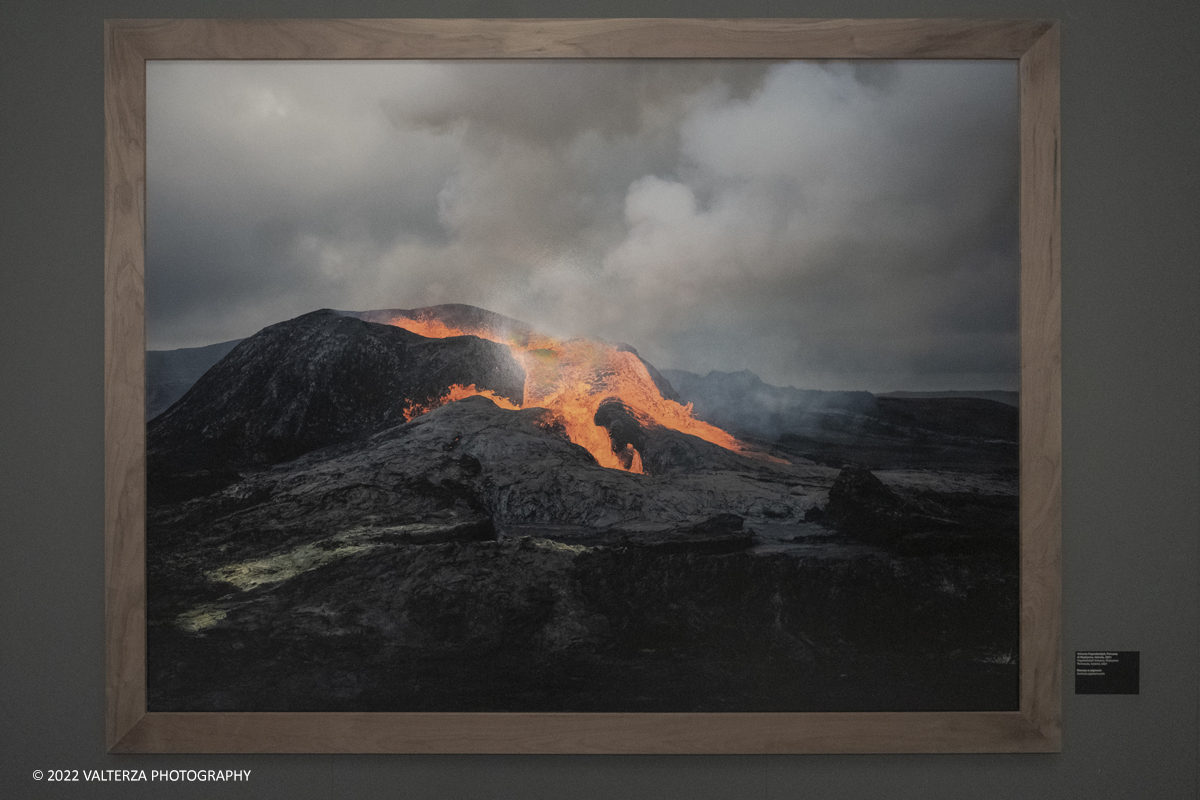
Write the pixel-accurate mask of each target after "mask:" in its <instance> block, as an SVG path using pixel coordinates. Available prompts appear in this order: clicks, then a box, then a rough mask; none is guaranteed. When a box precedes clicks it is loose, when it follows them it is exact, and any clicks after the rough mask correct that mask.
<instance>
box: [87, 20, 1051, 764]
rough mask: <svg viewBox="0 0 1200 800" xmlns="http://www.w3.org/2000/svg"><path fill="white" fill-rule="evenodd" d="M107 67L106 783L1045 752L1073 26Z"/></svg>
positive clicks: (291, 51) (472, 41) (748, 32)
mask: <svg viewBox="0 0 1200 800" xmlns="http://www.w3.org/2000/svg"><path fill="white" fill-rule="evenodd" d="M105 36H106V50H105V52H106V76H105V77H106V80H105V109H106V126H107V128H106V150H105V156H106V179H105V180H106V242H105V292H106V294H105V307H106V341H105V352H106V367H105V368H106V373H105V375H106V382H105V393H106V397H105V402H106V406H105V411H106V413H105V425H106V430H105V436H106V440H105V441H106V451H105V458H106V463H105V470H106V519H105V525H106V528H105V536H106V592H107V596H106V602H107V607H106V620H107V648H108V649H107V693H108V717H107V725H108V730H107V739H108V744H109V747H110V749H111V750H112V751H114V752H255V751H263V752H423V753H434V752H445V753H450V752H457V753H468V752H470V753H798V752H985V751H1003V752H1017V751H1030V752H1045V751H1057V750H1058V749H1059V747H1060V711H1059V709H1060V700H1059V692H1060V652H1059V651H1060V594H1061V588H1060V571H1061V570H1060V544H1059V539H1060V524H1061V523H1060V452H1061V443H1060V438H1061V435H1060V428H1061V416H1060V401H1059V397H1060V378H1059V337H1060V335H1059V313H1060V312H1059V209H1058V203H1059V200H1058V197H1059V194H1058V147H1059V144H1058V139H1059V136H1058V92H1059V87H1058V28H1057V26H1056V25H1055V24H1054V23H1052V22H1046V21H993V20H783V19H778V20H688V19H671V20H663V19H634V20H237V21H233V20H220V21H217V20H119V21H109V22H108V23H107V24H106V28H105Z"/></svg>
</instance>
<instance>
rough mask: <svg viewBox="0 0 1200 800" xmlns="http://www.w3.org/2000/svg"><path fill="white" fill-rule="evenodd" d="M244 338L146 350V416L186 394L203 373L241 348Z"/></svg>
mask: <svg viewBox="0 0 1200 800" xmlns="http://www.w3.org/2000/svg"><path fill="white" fill-rule="evenodd" d="M241 341H242V340H241V339H231V340H229V341H228V342H218V343H217V344H210V345H205V346H204V347H181V348H179V349H177V350H147V351H146V419H147V420H151V419H154V418H155V417H157V416H158V415H159V414H161V413H162V412H164V411H166V410H167V409H168V408H170V407H171V406H172V405H174V404H175V401H176V400H178V399H179V398H181V397H183V396H184V394H186V393H187V390H188V389H190V388H192V384H194V383H195V382H196V381H198V380H200V376H201V375H203V374H204V373H206V372H208V370H209V369H210V368H211V367H212V365H213V364H216V363H217V362H218V361H220V360H221V359H222V358H224V357H225V356H226V355H228V354H229V351H230V350H232V349H233V348H234V347H237V345H238V343H239V342H241Z"/></svg>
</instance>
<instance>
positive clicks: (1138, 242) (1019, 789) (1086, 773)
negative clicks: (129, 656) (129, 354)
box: [0, 0, 1200, 800]
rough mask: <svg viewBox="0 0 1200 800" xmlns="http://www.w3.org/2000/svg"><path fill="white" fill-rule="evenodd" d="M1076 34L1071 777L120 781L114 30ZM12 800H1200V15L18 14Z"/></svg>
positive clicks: (1002, 8) (7, 446) (9, 152)
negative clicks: (114, 488)
mask: <svg viewBox="0 0 1200 800" xmlns="http://www.w3.org/2000/svg"><path fill="white" fill-rule="evenodd" d="M889 15H890V16H896V15H904V16H927V17H933V16H979V15H986V16H992V17H1033V16H1037V17H1054V18H1058V19H1061V20H1062V23H1063V31H1062V42H1063V70H1062V75H1063V83H1062V93H1063V105H1062V112H1063V115H1062V121H1063V147H1062V153H1063V173H1062V174H1063V278H1062V294H1063V317H1064V322H1063V394H1064V399H1063V412H1064V432H1063V434H1064V442H1063V445H1064V469H1063V486H1064V489H1063V491H1064V531H1063V540H1064V556H1065V568H1064V584H1065V603H1064V609H1063V612H1064V616H1063V621H1064V638H1063V650H1064V663H1066V664H1068V665H1070V663H1071V662H1070V654H1071V653H1072V652H1073V651H1074V650H1076V649H1128V650H1140V651H1141V652H1142V693H1141V694H1140V695H1139V696H1079V697H1076V696H1075V695H1073V694H1071V693H1070V692H1071V685H1072V684H1071V680H1070V677H1069V674H1070V672H1069V667H1068V671H1067V676H1068V677H1067V679H1066V680H1065V681H1064V683H1065V686H1066V693H1065V694H1064V697H1063V706H1064V708H1063V710H1064V715H1065V743H1064V748H1063V752H1062V753H1061V754H1060V755H1045V756H1004V755H999V756H956V757H945V756H916V757H911V756H908V757H897V756H878V757H877V756H853V757H852V756H821V757H816V756H814V757H719V758H712V757H619V758H600V757H451V756H445V757H432V756H390V757H379V756H373V757H362V756H343V757H333V756H287V757H273V756H246V757H224V756H186V757H166V756H143V757H132V756H127V757H112V756H106V755H105V754H104V740H103V718H104V706H103V702H104V690H103V685H104V684H103V677H104V676H103V654H104V643H103V630H104V626H103V544H102V540H103V536H102V503H103V485H104V479H103V458H102V457H103V435H102V418H103V405H102V395H101V392H102V383H103V321H104V309H103V300H102V297H103V293H102V289H103V283H102V266H103V246H102V242H103V232H104V231H103V190H102V181H103V136H104V131H103V108H102V103H101V96H102V89H103V82H102V72H101V66H102V41H101V20H102V19H104V18H106V17H221V16H260V17H288V16H317V17H328V16H344V17H354V16H362V17H371V16H377V17H404V16H410V17H420V16H493V17H501V16H546V17H550V16H785V17H786V16H812V17H819V16H829V17H838V16H858V17H870V16H889ZM0 64H2V67H0V82H2V83H0V85H2V95H3V96H2V100H0V120H2V122H0V124H2V129H0V131H2V132H0V143H2V144H0V160H2V164H3V167H2V170H3V171H2V173H0V205H2V210H0V342H2V346H0V548H2V549H0V631H2V634H0V737H2V741H0V796H4V797H43V796H44V797H50V796H54V797H60V796H61V797H93V796H95V797H99V796H106V797H107V796H111V797H140V796H145V797H151V796H167V794H166V791H164V789H163V788H159V787H161V785H153V784H152V785H150V786H145V785H118V784H105V785H96V784H91V785H83V784H79V785H73V786H71V787H65V786H56V785H48V784H46V783H45V782H44V781H43V782H41V783H38V782H35V781H33V780H32V778H31V772H32V771H33V770H34V769H42V770H46V769H52V768H73V769H85V768H86V769H94V768H101V769H104V768H113V767H119V768H130V767H139V768H144V769H152V768H158V769H161V768H164V767H167V766H186V767H201V768H236V769H251V770H253V772H252V778H251V782H250V784H249V785H242V786H240V787H235V786H210V785H205V784H192V785H181V784H176V785H175V786H174V787H173V788H172V789H170V790H169V791H170V796H178V797H193V796H194V797H235V796H236V797H266V798H273V797H280V798H282V797H295V798H313V797H405V798H425V797H450V798H476V797H490V798H507V797H513V798H543V797H545V798H550V797H556V798H557V797H571V798H593V797H595V798H599V797H621V798H625V797H628V798H636V797H653V798H670V797H681V798H684V797H686V798H735V797H736V798H740V797H764V798H785V797H821V798H860V797H885V796H886V797H889V798H922V800H929V799H930V798H960V797H974V798H1013V797H1056V798H1057V797H1084V796H1087V797H1090V798H1096V800H1099V799H1100V798H1133V797H1140V798H1179V797H1194V796H1197V761H1198V755H1200V750H1198V746H1197V711H1198V704H1197V663H1198V659H1200V651H1198V638H1197V636H1198V627H1197V571H1198V570H1197V567H1198V559H1197V543H1198V536H1197V533H1198V530H1200V524H1198V520H1200V515H1198V508H1197V505H1198V494H1200V488H1198V487H1200V464H1198V461H1200V432H1198V428H1200V426H1198V420H1200V401H1198V398H1200V350H1198V341H1200V337H1198V333H1200V331H1198V326H1200V322H1198V321H1200V303H1198V300H1200V266H1198V265H1200V246H1198V245H1200V242H1198V238H1200V234H1198V227H1200V224H1198V220H1200V163H1198V149H1197V144H1196V141H1197V140H1198V139H1200V130H1198V125H1197V122H1198V120H1200V111H1198V110H1200V90H1198V77H1197V76H1200V3H1196V2H1195V0H1164V1H1163V2H1143V3H1125V2H1118V1H1114V2H1085V0H1071V1H1070V2H1066V1H1064V2H1051V0H1026V1H1025V2H1020V1H1018V0H1004V1H1003V2H989V3H984V2H974V3H973V2H968V1H967V0H941V1H940V2H938V1H935V0H908V1H907V2H903V3H899V4H896V3H886V2H868V0H861V1H854V0H845V1H844V2H836V0H825V1H824V2H807V3H806V2H786V1H785V0H778V1H774V0H750V1H749V2H736V0H700V2H691V3H688V2H672V0H640V2H633V1H632V0H612V2H604V0H593V1H592V2H577V3H570V2H567V0H540V1H539V0H508V1H507V2H496V3H484V2H473V1H472V0H448V1H447V2H433V0H392V2H372V1H371V0H344V1H343V2H335V1H334V0H154V1H153V2H150V1H149V0H146V1H143V2H120V1H119V0H94V1H93V2H85V1H84V0H75V1H74V2H55V1H54V0H6V2H5V3H4V5H3V6H0Z"/></svg>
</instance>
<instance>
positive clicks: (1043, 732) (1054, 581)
mask: <svg viewBox="0 0 1200 800" xmlns="http://www.w3.org/2000/svg"><path fill="white" fill-rule="evenodd" d="M104 36H105V49H104V54H105V67H104V69H105V73H104V77H105V90H104V91H105V96H104V104H105V273H104V274H105V292H104V301H105V339H104V346H105V371H104V378H105V380H104V393H105V413H104V435H105V515H104V528H105V622H106V645H107V652H106V693H107V715H106V738H107V743H108V747H109V750H110V752H410V753H816V752H824V753H829V752H838V753H847V752H1057V751H1058V750H1060V749H1061V721H1060V706H1061V697H1060V691H1061V652H1060V650H1061V647H1060V637H1061V544H1060V537H1061V452H1062V445H1061V408H1060V406H1061V403H1060V397H1061V388H1060V368H1059V349H1060V302H1059V258H1060V256H1059V44H1058V40H1059V33H1058V24H1057V23H1055V22H1052V21H1044V20H1034V21H1030V20H1017V21H1007V20H905V19H889V20H794V19H787V20H785V19H758V20H698V19H625V20H619V19H610V20H466V19H456V20H115V21H114V20H109V21H106V23H105V27H104ZM577 57H588V58H631V57H636V58H647V57H649V58H684V57H686V58H772V59H792V58H836V59H849V58H887V59H904V58H921V59H1013V60H1019V76H1020V77H1019V81H1020V142H1021V167H1020V258H1021V267H1020V269H1021V291H1020V298H1021V300H1020V304H1021V313H1020V320H1021V321H1020V332H1021V400H1020V402H1021V408H1020V465H1021V466H1020V469H1021V473H1020V525H1021V534H1020V541H1021V580H1020V591H1021V600H1020V608H1021V616H1020V639H1021V646H1020V706H1019V710H1018V711H1011V712H849V713H633V714H626V713H599V714H597V713H591V714H570V713H389V712H363V713H358V712H355V713H272V712H250V713H147V711H146V580H145V519H146V491H145V475H146V469H145V467H146V461H145V437H146V426H145V405H144V403H145V381H144V364H145V331H144V307H143V303H144V294H143V268H144V256H145V246H144V232H145V188H146V167H145V131H146V61H147V60H151V59H300V58H303V59H334V58H336V59H417V58H420V59H437V58H456V59H462V58H492V59H497V58H577Z"/></svg>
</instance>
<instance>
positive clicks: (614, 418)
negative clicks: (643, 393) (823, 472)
mask: <svg viewBox="0 0 1200 800" xmlns="http://www.w3.org/2000/svg"><path fill="white" fill-rule="evenodd" d="M594 422H595V423H596V424H597V425H602V426H604V428H605V429H606V430H607V431H608V436H609V438H610V439H611V440H612V446H613V452H614V453H616V454H617V455H618V456H620V455H621V454H622V452H623V451H624V450H625V448H626V446H627V445H628V446H631V447H633V448H635V449H636V450H637V451H638V453H639V454H641V457H642V468H643V469H644V470H645V471H646V474H647V475H668V474H672V473H680V472H700V471H713V470H738V469H746V467H747V464H749V463H753V462H751V461H750V460H749V459H747V458H746V457H745V456H742V455H739V454H737V453H734V452H731V451H729V450H726V449H725V448H724V447H721V446H720V445H718V444H713V443H712V442H707V441H705V440H704V439H701V438H699V437H698V436H692V435H691V434H689V433H683V432H682V431H677V430H673V429H671V428H664V427H662V426H661V425H657V424H655V423H653V422H651V421H650V420H647V419H645V418H644V417H642V416H641V415H639V414H638V413H637V412H635V411H634V410H633V409H631V408H629V406H627V405H625V404H624V403H622V402H621V401H620V400H617V399H616V398H609V399H607V400H605V401H604V402H602V403H601V404H600V407H599V408H597V409H596V416H595V418H594ZM626 466H628V464H627V465H626Z"/></svg>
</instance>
